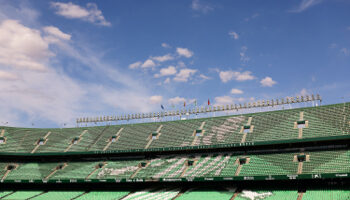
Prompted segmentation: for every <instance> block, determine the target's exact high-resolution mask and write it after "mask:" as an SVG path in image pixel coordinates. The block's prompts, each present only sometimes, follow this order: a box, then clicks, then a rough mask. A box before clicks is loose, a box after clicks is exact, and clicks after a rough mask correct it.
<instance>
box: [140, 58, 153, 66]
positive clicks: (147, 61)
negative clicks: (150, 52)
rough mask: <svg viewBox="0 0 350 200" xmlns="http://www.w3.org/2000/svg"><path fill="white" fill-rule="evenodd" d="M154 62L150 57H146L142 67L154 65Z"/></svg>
mask: <svg viewBox="0 0 350 200" xmlns="http://www.w3.org/2000/svg"><path fill="white" fill-rule="evenodd" d="M155 66H156V64H155V63H154V62H153V60H151V59H147V60H146V61H145V62H144V63H143V64H142V65H141V67H142V68H149V67H155Z"/></svg>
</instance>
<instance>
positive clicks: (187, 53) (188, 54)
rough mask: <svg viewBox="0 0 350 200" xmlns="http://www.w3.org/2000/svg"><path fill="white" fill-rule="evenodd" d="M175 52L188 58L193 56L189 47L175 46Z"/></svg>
mask: <svg viewBox="0 0 350 200" xmlns="http://www.w3.org/2000/svg"><path fill="white" fill-rule="evenodd" d="M176 52H177V53H178V54H179V55H180V56H184V57H186V58H190V57H192V56H193V52H192V51H190V50H189V49H187V48H181V47H178V48H176Z"/></svg>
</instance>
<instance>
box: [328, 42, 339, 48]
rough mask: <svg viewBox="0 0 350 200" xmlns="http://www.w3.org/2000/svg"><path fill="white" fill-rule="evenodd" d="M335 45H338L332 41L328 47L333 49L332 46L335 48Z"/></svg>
mask: <svg viewBox="0 0 350 200" xmlns="http://www.w3.org/2000/svg"><path fill="white" fill-rule="evenodd" d="M337 47H338V45H337V44H336V43H332V44H330V45H329V48H330V49H334V48H337Z"/></svg>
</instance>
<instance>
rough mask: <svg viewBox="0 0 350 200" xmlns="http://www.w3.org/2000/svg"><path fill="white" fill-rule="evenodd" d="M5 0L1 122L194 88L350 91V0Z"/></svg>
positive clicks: (201, 101)
mask: <svg viewBox="0 0 350 200" xmlns="http://www.w3.org/2000/svg"><path fill="white" fill-rule="evenodd" d="M0 5H1V6H0V93H1V94H0V126H1V125H5V124H6V125H10V126H27V127H31V126H32V124H35V125H34V126H35V127H60V126H62V124H64V123H66V124H68V126H74V125H75V119H76V118H77V117H82V116H100V115H119V114H124V113H140V112H158V111H160V110H161V107H160V105H164V107H165V109H171V108H172V106H171V105H175V107H177V108H182V107H183V103H184V101H186V104H187V105H191V103H192V102H193V101H194V99H197V103H198V105H199V106H200V105H206V104H207V101H208V99H210V101H211V103H212V104H214V105H219V104H227V103H230V104H231V103H240V102H249V101H252V100H260V99H272V98H282V97H286V96H293V95H298V94H311V93H320V94H321V96H322V97H323V99H324V103H325V104H331V103H340V102H343V99H344V100H345V101H350V79H349V75H350V21H349V19H350V12H349V10H350V2H349V1H348V0H288V1H279V0H274V1H273V0H268V1H259V0H255V1H254V0H249V1H247V0H236V1H231V0H220V1H209V0H192V1H191V0H178V1H172V0H158V1H157V0H151V1H143V0H139V1H137V0H131V1H113V0H104V1H46V0H35V1H34V0H33V1H16V0H14V1H2V0H0ZM342 97H343V99H342ZM7 122H8V123H7Z"/></svg>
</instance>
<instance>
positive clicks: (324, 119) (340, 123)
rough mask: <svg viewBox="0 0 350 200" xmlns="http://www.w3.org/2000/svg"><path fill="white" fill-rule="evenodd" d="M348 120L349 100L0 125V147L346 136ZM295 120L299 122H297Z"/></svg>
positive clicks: (51, 148)
mask: <svg viewBox="0 0 350 200" xmlns="http://www.w3.org/2000/svg"><path fill="white" fill-rule="evenodd" d="M349 120H350V103H346V104H335V105H327V106H318V107H310V108H298V109H289V110H280V111H271V112H262V113H252V114H244V115H232V116H221V117H212V118H201V119H189V120H180V121H168V122H155V123H140V124H124V125H113V126H98V127H80V128H63V129H37V128H13V127H0V131H1V133H2V134H1V136H0V137H1V138H2V143H0V152H1V153H6V152H9V153H43V152H58V153H59V152H61V153H63V152H84V151H110V150H135V149H138V150H140V151H144V150H145V149H153V148H171V147H192V146H198V145H218V144H232V143H243V142H268V141H277V140H300V139H305V138H317V137H327V136H344V135H345V136H348V135H350V124H349ZM298 123H299V124H298ZM300 124H301V125H303V127H299V125H300ZM196 132H198V133H200V134H197V133H196ZM153 134H154V135H153ZM152 135H153V136H155V137H152ZM1 138H0V139H1ZM112 138H114V139H113V140H112Z"/></svg>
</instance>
